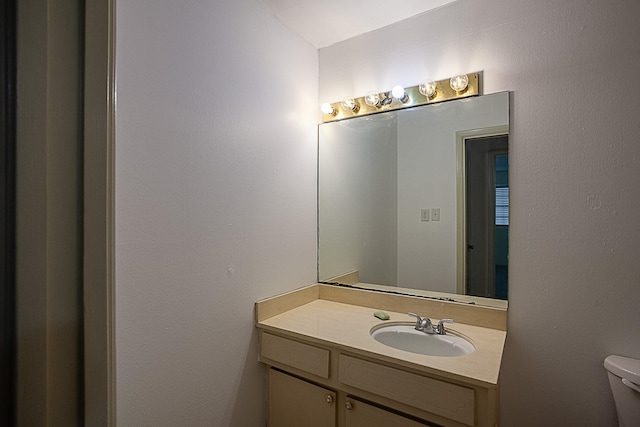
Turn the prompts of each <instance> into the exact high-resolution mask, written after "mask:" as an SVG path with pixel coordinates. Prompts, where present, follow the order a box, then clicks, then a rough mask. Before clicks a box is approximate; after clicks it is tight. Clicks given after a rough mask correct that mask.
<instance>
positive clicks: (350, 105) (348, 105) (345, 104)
mask: <svg viewBox="0 0 640 427" xmlns="http://www.w3.org/2000/svg"><path fill="white" fill-rule="evenodd" d="M342 108H344V109H345V110H348V111H353V112H354V113H357V112H358V110H359V109H360V104H358V103H357V102H356V100H355V99H353V98H352V97H350V96H348V97H346V98H345V99H343V100H342Z"/></svg>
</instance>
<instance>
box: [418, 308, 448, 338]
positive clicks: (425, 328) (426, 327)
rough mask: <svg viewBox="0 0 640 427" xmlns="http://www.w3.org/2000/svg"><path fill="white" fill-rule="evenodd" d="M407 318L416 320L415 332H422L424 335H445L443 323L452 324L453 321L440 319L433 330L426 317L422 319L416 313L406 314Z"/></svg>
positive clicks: (429, 320)
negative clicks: (410, 317)
mask: <svg viewBox="0 0 640 427" xmlns="http://www.w3.org/2000/svg"><path fill="white" fill-rule="evenodd" d="M407 314H408V315H409V316H412V317H415V318H416V328H415V329H416V331H422V332H424V333H426V334H437V335H446V334H447V331H446V330H445V328H444V324H445V323H453V319H442V320H440V321H439V322H438V326H436V327H435V328H434V327H433V324H432V323H431V319H429V318H428V317H422V316H420V315H419V314H416V313H407Z"/></svg>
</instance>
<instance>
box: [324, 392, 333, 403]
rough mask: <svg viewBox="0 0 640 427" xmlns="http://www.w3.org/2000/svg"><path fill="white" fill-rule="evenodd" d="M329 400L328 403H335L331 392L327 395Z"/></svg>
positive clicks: (326, 398)
mask: <svg viewBox="0 0 640 427" xmlns="http://www.w3.org/2000/svg"><path fill="white" fill-rule="evenodd" d="M324 400H326V401H327V403H333V396H331V395H330V394H327V397H325V399H324Z"/></svg>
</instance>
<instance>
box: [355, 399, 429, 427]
mask: <svg viewBox="0 0 640 427" xmlns="http://www.w3.org/2000/svg"><path fill="white" fill-rule="evenodd" d="M345 409H346V411H345V418H344V421H345V423H344V425H345V427H371V426H384V427H425V426H428V425H429V424H424V423H421V422H417V421H414V420H412V419H409V418H407V417H405V416H402V415H399V414H396V413H393V412H390V411H387V410H385V409H382V408H378V407H377V406H373V405H370V404H368V403H366V402H363V401H361V400H358V399H356V398H354V397H352V396H347V402H346V403H345Z"/></svg>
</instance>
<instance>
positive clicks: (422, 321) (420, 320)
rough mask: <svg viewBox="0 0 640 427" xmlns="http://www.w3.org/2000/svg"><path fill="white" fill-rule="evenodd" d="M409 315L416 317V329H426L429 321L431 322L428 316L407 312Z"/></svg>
mask: <svg viewBox="0 0 640 427" xmlns="http://www.w3.org/2000/svg"><path fill="white" fill-rule="evenodd" d="M407 314H408V315H409V316H412V317H415V318H416V331H424V328H425V327H426V326H427V322H429V323H431V322H430V321H429V319H428V318H426V317H422V316H420V315H419V314H416V313H407Z"/></svg>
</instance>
